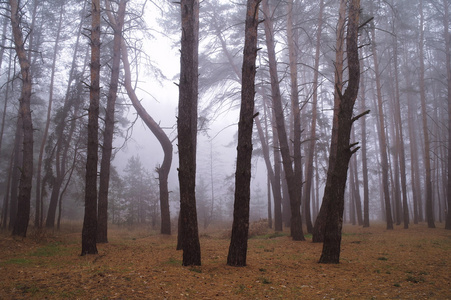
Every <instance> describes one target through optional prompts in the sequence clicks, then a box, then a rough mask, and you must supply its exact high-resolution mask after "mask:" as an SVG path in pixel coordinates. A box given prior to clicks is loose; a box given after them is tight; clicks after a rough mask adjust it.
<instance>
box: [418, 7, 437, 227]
mask: <svg viewBox="0 0 451 300" xmlns="http://www.w3.org/2000/svg"><path fill="white" fill-rule="evenodd" d="M419 56H420V58H419V59H420V97H421V114H422V124H423V138H424V168H425V169H426V170H425V172H426V177H425V181H426V182H425V185H426V220H427V223H428V227H429V228H435V224H434V207H433V203H432V201H433V200H432V197H433V195H432V179H431V177H432V174H431V154H430V144H429V131H428V127H427V126H428V125H427V123H428V122H427V117H428V116H427V109H426V91H425V86H424V59H425V58H424V16H423V0H420V53H419Z"/></svg>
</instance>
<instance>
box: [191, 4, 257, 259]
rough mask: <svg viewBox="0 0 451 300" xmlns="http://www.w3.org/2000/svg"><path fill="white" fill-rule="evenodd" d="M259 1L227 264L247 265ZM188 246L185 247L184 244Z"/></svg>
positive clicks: (250, 10) (247, 56)
mask: <svg viewBox="0 0 451 300" xmlns="http://www.w3.org/2000/svg"><path fill="white" fill-rule="evenodd" d="M259 3H260V0H248V1H247V12H246V25H245V31H244V32H245V40H244V51H243V68H242V76H241V78H242V83H241V109H240V121H239V123H238V146H237V164H236V173H235V203H234V209H233V225H232V237H231V240H230V246H229V253H228V255H227V265H229V266H238V267H240V266H245V265H246V256H247V239H248V234H249V201H250V183H251V158H252V127H253V119H254V97H255V73H256V70H257V68H256V66H255V59H256V57H257V27H258V5H259ZM184 246H185V245H184Z"/></svg>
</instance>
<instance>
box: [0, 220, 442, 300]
mask: <svg viewBox="0 0 451 300" xmlns="http://www.w3.org/2000/svg"><path fill="white" fill-rule="evenodd" d="M255 226H257V227H258V226H259V224H256V225H254V228H253V229H251V230H254V234H253V235H254V236H253V237H252V238H251V239H249V244H248V256H247V264H248V265H247V266H246V267H229V266H227V265H226V260H227V252H228V247H229V237H228V236H229V234H228V233H227V232H226V231H224V230H210V231H205V232H201V237H200V242H201V250H202V266H200V267H183V266H181V262H182V252H181V251H176V250H175V247H176V235H175V234H174V235H173V236H161V235H158V234H156V233H155V232H153V233H152V232H151V231H150V230H145V229H143V228H141V229H136V228H135V229H130V228H124V227H122V228H119V227H112V228H111V230H110V233H109V241H110V242H109V243H108V244H99V245H98V250H99V254H98V255H87V256H80V251H81V234H80V233H79V232H80V231H79V228H75V227H74V228H72V229H71V230H67V229H66V230H64V231H62V232H55V233H48V232H43V231H33V230H32V229H30V234H29V237H27V238H25V239H18V238H12V237H11V236H10V235H9V234H7V233H2V234H0V299H184V298H190V299H264V298H269V299H451V231H448V230H445V229H444V228H443V224H437V226H438V228H436V229H428V228H427V226H426V225H425V224H420V225H411V227H410V229H408V230H404V229H402V227H400V226H397V227H396V228H395V230H390V231H387V230H385V227H384V226H383V225H382V224H379V225H372V226H371V227H370V228H362V227H358V226H350V225H345V226H344V230H343V240H342V252H341V260H340V264H338V265H325V264H318V259H319V257H320V254H321V249H322V245H321V244H314V243H312V242H311V236H308V235H307V236H306V239H307V241H305V242H294V241H292V240H291V239H290V238H289V237H288V236H287V235H288V232H289V231H288V229H285V232H283V233H282V234H280V233H274V232H273V231H270V230H266V229H262V228H260V229H258V228H257V229H255ZM260 227H262V226H260ZM263 227H264V225H263ZM75 230H76V232H74V231H75ZM255 230H256V231H255ZM255 232H257V233H258V235H255Z"/></svg>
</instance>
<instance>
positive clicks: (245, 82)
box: [227, 0, 260, 267]
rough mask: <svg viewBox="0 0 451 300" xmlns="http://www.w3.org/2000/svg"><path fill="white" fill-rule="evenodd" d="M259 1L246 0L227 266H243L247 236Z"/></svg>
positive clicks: (244, 263)
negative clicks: (233, 196)
mask: <svg viewBox="0 0 451 300" xmlns="http://www.w3.org/2000/svg"><path fill="white" fill-rule="evenodd" d="M259 3H260V1H259V0H248V2H247V12H246V25H245V31H244V32H245V40H244V51H243V68H242V76H241V78H242V83H241V109H240V121H239V123H238V146H237V163H236V173H235V203H234V209H233V224H232V237H231V240H230V246H229V253H228V255H227V265H229V266H237V267H241V266H245V265H246V256H247V239H248V234H249V202H250V183H251V159H252V127H253V119H254V97H255V73H256V71H257V68H256V66H255V59H256V58H257V27H258V23H259V22H258V5H259Z"/></svg>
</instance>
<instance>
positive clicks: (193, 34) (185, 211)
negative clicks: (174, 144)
mask: <svg viewBox="0 0 451 300" xmlns="http://www.w3.org/2000/svg"><path fill="white" fill-rule="evenodd" d="M180 8H181V19H182V38H181V58H180V62H181V63H180V84H179V106H178V110H179V115H178V119H177V132H178V148H179V169H178V171H179V174H178V175H179V183H180V217H181V218H182V221H181V222H182V224H183V226H182V227H181V228H182V230H181V232H179V234H182V247H183V265H184V266H189V265H200V264H201V252H200V243H199V233H198V225H197V211H196V195H195V186H196V145H197V102H198V64H199V61H198V50H199V2H198V0H182V1H181V7H180Z"/></svg>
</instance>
